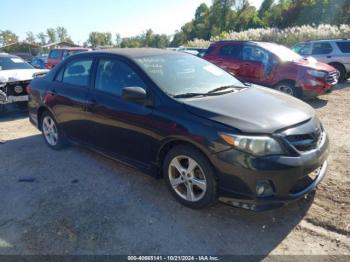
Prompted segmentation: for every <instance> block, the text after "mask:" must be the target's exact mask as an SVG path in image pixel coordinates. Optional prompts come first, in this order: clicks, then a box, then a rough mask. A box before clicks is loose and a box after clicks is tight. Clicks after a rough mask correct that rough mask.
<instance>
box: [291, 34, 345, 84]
mask: <svg viewBox="0 0 350 262" xmlns="http://www.w3.org/2000/svg"><path fill="white" fill-rule="evenodd" d="M292 49H293V50H294V51H295V52H297V53H298V54H300V55H302V56H312V57H314V58H316V59H317V60H318V61H321V62H324V63H327V64H330V65H332V66H333V67H335V68H336V69H337V70H338V72H339V74H340V77H339V82H343V81H345V80H346V79H347V78H348V77H349V76H350V39H329V40H314V41H307V42H302V43H298V44H296V45H295V46H293V47H292Z"/></svg>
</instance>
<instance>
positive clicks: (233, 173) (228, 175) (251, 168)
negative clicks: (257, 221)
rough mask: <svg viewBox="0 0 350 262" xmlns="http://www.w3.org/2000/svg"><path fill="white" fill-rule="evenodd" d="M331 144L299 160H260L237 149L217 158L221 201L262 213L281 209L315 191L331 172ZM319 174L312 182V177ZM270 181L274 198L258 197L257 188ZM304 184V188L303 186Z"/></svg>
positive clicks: (282, 158) (306, 154)
mask: <svg viewBox="0 0 350 262" xmlns="http://www.w3.org/2000/svg"><path fill="white" fill-rule="evenodd" d="M328 154H329V140H328V137H327V136H326V138H325V141H324V143H323V144H322V146H320V148H318V149H315V150H312V151H310V152H307V153H304V154H300V156H295V157H287V156H275V157H264V158H257V157H254V156H251V155H248V154H245V153H242V152H239V151H237V150H235V149H231V150H228V151H225V152H221V153H218V154H216V156H215V161H214V165H215V167H216V169H217V172H218V174H219V199H220V200H221V201H223V202H225V203H228V204H230V205H233V206H237V207H243V208H245V209H249V210H255V211H262V210H268V209H273V208H278V207H281V206H283V205H285V204H288V203H290V202H293V201H296V200H298V199H300V198H303V197H304V196H305V195H307V194H308V193H310V192H311V191H312V190H314V189H315V188H316V187H317V185H318V184H319V183H320V182H321V181H322V179H323V178H324V177H325V175H326V173H327V169H328V163H327V158H328ZM315 171H317V174H316V175H314V176H313V179H312V180H310V174H312V173H314V172H315ZM259 181H268V182H270V183H271V186H272V188H273V191H274V192H273V194H272V195H270V196H266V197H259V196H258V194H257V192H256V186H257V184H258V182H259ZM303 183H304V184H303Z"/></svg>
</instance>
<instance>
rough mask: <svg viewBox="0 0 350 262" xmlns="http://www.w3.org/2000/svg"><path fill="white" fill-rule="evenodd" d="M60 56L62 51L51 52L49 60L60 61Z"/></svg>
mask: <svg viewBox="0 0 350 262" xmlns="http://www.w3.org/2000/svg"><path fill="white" fill-rule="evenodd" d="M61 55H62V50H52V51H51V52H50V55H49V58H50V59H60V58H61Z"/></svg>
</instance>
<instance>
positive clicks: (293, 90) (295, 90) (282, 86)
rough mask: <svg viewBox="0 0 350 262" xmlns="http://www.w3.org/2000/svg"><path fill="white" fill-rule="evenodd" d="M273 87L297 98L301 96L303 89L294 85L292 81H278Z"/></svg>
mask: <svg viewBox="0 0 350 262" xmlns="http://www.w3.org/2000/svg"><path fill="white" fill-rule="evenodd" d="M274 89H275V90H277V91H280V92H282V93H285V94H287V95H291V96H294V97H296V98H299V99H301V98H302V97H303V91H302V90H301V89H300V88H299V87H297V86H295V85H294V83H293V82H288V81H285V82H280V83H278V84H277V85H276V86H275V87H274Z"/></svg>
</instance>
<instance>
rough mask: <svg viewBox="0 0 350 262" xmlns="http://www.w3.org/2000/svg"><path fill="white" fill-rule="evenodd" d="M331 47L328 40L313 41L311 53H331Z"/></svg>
mask: <svg viewBox="0 0 350 262" xmlns="http://www.w3.org/2000/svg"><path fill="white" fill-rule="evenodd" d="M332 51H333V48H332V46H331V44H330V43H328V42H321V43H314V46H313V49H312V54H313V55H327V54H330V53H332Z"/></svg>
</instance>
